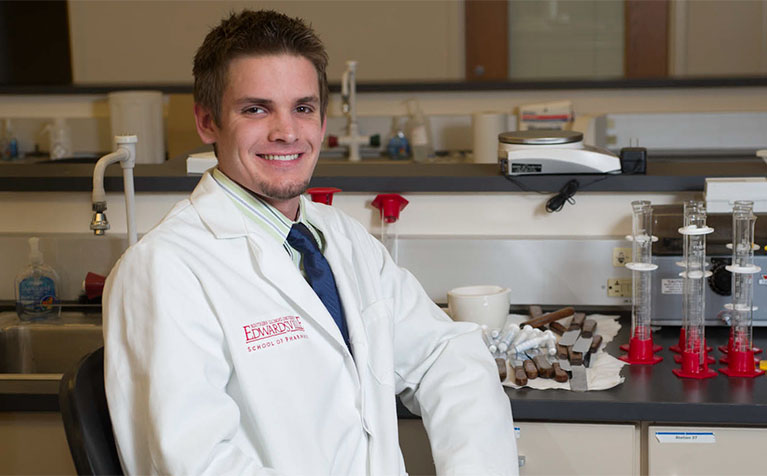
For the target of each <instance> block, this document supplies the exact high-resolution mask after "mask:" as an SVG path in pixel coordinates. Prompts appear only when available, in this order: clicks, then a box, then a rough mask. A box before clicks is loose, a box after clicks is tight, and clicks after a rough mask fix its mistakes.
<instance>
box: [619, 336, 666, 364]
mask: <svg viewBox="0 0 767 476" xmlns="http://www.w3.org/2000/svg"><path fill="white" fill-rule="evenodd" d="M621 347H622V346H621ZM654 349H655V346H654V345H653V342H652V338H650V339H646V340H640V339H639V338H638V337H632V338H631V340H629V345H628V354H626V355H621V356H620V357H618V358H619V359H621V360H622V361H624V362H628V363H630V364H632V365H636V364H638V365H655V364H657V363H658V362H660V361H661V360H663V357H659V356H657V355H655V354H654V353H653V352H654Z"/></svg>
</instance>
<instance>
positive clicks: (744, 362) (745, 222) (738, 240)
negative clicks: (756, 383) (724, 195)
mask: <svg viewBox="0 0 767 476" xmlns="http://www.w3.org/2000/svg"><path fill="white" fill-rule="evenodd" d="M753 206H754V204H753V202H751V201H738V202H735V205H734V206H733V209H732V264H731V265H730V266H727V267H726V269H727V270H728V271H730V272H731V273H732V303H731V304H730V305H729V306H727V310H728V311H729V313H730V320H731V323H732V324H731V328H730V342H729V343H728V352H727V364H728V365H727V368H724V369H721V372H722V373H724V374H726V375H729V376H731V377H755V376H757V375H761V374H763V373H764V372H763V371H761V370H756V369H755V365H754V347H753V312H754V308H753V300H754V274H755V273H758V272H759V271H761V268H759V266H756V265H755V264H754V225H755V224H756V216H754V213H753Z"/></svg>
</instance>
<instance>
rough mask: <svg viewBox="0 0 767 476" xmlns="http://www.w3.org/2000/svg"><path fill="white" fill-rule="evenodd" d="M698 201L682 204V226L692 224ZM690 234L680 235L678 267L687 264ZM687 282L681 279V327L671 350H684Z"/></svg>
mask: <svg viewBox="0 0 767 476" xmlns="http://www.w3.org/2000/svg"><path fill="white" fill-rule="evenodd" d="M699 203H700V202H699V201H698V200H687V201H685V202H684V204H683V217H682V226H683V227H685V228H686V227H688V226H690V225H691V224H692V222H691V218H692V216H693V214H694V213H695V210H696V209H697V207H698V204H699ZM689 236H690V235H684V234H683V235H682V259H681V260H679V261H677V262H676V263H675V264H676V265H677V266H679V267H680V268H682V269H684V268H685V267H686V266H687V262H686V261H685V258H684V257H685V256H687V250H688V248H689V245H690V239H689ZM687 284H688V281H687V280H685V279H683V280H682V328H681V329H680V331H679V342H678V343H677V344H676V345H672V346H670V347H669V348H668V350H670V351H672V352H677V353H681V352H683V351H684V341H685V325H686V323H687V321H686V316H687V299H685V296H687V295H688V293H687V292H686V286H687Z"/></svg>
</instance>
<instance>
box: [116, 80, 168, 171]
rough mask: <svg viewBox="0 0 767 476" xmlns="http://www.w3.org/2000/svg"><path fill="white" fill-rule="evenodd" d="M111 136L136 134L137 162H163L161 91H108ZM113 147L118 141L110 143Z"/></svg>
mask: <svg viewBox="0 0 767 476" xmlns="http://www.w3.org/2000/svg"><path fill="white" fill-rule="evenodd" d="M107 101H108V103H109V122H110V125H111V132H112V136H113V137H117V136H123V135H136V136H137V137H140V138H141V142H139V143H138V144H136V159H135V162H136V163H137V164H162V163H163V162H165V123H164V120H163V101H164V96H163V93H162V91H118V92H111V93H108V94H107ZM112 146H113V147H114V148H117V147H118V144H116V143H113V144H112Z"/></svg>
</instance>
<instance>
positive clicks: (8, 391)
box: [0, 311, 767, 475]
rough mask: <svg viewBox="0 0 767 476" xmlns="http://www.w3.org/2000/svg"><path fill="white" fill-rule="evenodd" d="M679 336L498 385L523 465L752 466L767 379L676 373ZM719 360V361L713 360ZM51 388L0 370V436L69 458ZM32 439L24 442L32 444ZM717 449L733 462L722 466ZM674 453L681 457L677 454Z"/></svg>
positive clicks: (634, 469) (411, 460)
mask: <svg viewBox="0 0 767 476" xmlns="http://www.w3.org/2000/svg"><path fill="white" fill-rule="evenodd" d="M620 322H621V324H622V327H621V330H620V332H619V333H618V335H617V336H616V338H615V339H614V340H613V341H611V342H610V343H609V344H608V345H607V348H606V350H607V351H608V352H609V353H610V354H611V355H613V356H618V355H620V354H622V351H620V350H619V348H618V346H619V345H620V344H623V343H625V342H627V337H628V334H629V331H630V327H631V322H630V317H629V316H628V313H627V312H625V311H623V312H621V319H620ZM728 332H729V328H727V327H707V328H706V337H707V341H708V344H709V345H710V346H712V347H714V350H713V351H712V353H711V355H712V356H714V357H716V358H717V359H718V358H719V357H720V356H721V353H720V352H719V351H718V350H717V349H716V347H717V346H718V345H722V344H725V343H726V339H727V336H728ZM678 336H679V327H676V326H668V327H663V328H660V329H658V330H656V331H655V332H654V336H653V337H654V341H655V343H656V344H659V345H662V346H663V347H664V348H663V350H661V351H660V352H659V355H661V356H662V357H663V361H662V362H660V363H659V364H657V365H654V366H640V365H633V366H629V365H627V366H625V367H624V368H623V369H622V371H621V375H622V376H624V377H625V381H624V382H623V383H622V384H620V385H618V386H616V387H614V388H611V389H608V390H603V391H591V392H572V391H565V390H534V389H529V388H522V389H512V388H506V393H507V395H508V396H509V399H510V402H511V406H512V411H513V414H514V419H515V424H516V426H517V428H518V436H519V439H518V440H517V441H518V447H519V455H520V456H521V457H523V458H524V461H525V463H524V464H525V465H524V466H523V467H522V469H521V474H523V475H533V474H567V473H569V474H634V475H636V474H673V473H674V472H677V473H679V472H680V471H681V472H682V473H684V474H725V473H728V472H729V473H730V474H734V473H732V471H735V472H737V473H738V474H748V473H750V472H754V473H755V474H756V473H759V472H760V471H761V468H762V464H761V460H760V459H759V458H758V457H757V456H754V455H755V454H757V453H754V451H755V450H754V448H756V447H759V446H761V447H763V446H764V444H765V443H767V379H766V378H765V377H764V376H761V377H756V378H753V379H749V378H728V377H726V376H724V375H721V374H720V375H717V376H716V377H715V378H712V379H706V380H690V379H679V378H677V377H676V376H674V375H673V374H672V372H671V370H672V369H673V368H676V367H677V366H678V364H676V363H674V361H673V356H674V354H673V353H672V352H671V351H669V350H668V347H669V346H670V345H674V344H676V343H677V341H678ZM754 343H755V345H757V346H758V347H760V348H765V347H767V328H755V329H754ZM721 366H722V364H719V363H718V362H717V363H716V364H712V365H711V368H714V369H718V368H720V367H721ZM57 391H58V381H57V377H56V376H54V375H51V376H47V377H44V378H39V379H33V378H30V379H27V380H20V379H15V380H0V441H10V440H13V441H17V443H14V445H13V446H14V447H17V448H19V451H20V452H22V453H23V452H24V451H25V450H24V449H23V448H22V446H23V444H22V443H21V442H20V441H23V440H25V439H27V440H29V441H40V442H45V444H47V445H48V446H49V447H50V454H58V455H59V456H60V460H61V461H62V463H60V464H65V465H66V464H69V462H68V459H67V458H68V454H67V451H66V441H65V440H64V438H63V428H62V427H61V422H60V418H59V416H58V413H57V412H58V401H57ZM398 410H399V417H400V440H401V446H402V448H403V453H404V455H405V461H406V464H407V467H408V469H409V472H410V473H411V474H434V473H433V471H434V470H433V465H432V463H431V455H430V452H429V445H428V441H427V440H426V435H425V432H424V431H423V427H422V425H421V422H420V420H419V419H418V417H416V416H414V415H412V414H411V413H410V412H408V411H407V410H406V409H405V408H404V407H402V406H401V405H400V406H399V408H398ZM669 433H674V434H682V435H685V434H694V435H703V436H702V437H701V438H703V439H704V440H705V439H706V438H709V439H710V438H714V439H715V442H716V443H715V444H710V443H709V444H707V443H706V442H705V441H701V444H684V443H681V444H680V443H677V444H673V445H669V444H663V443H662V442H661V441H660V440H659V436H658V434H669ZM40 444H43V443H40ZM40 444H37V445H32V447H34V448H35V454H39V451H40V449H41V448H40ZM8 448H9V447H6V449H8ZM723 451H726V452H727V455H728V458H730V461H731V460H734V461H735V463H730V464H736V466H727V467H726V468H725V467H723V466H721V464H724V463H720V462H719V460H720V459H722V458H721V455H722V452H723ZM555 454H556V455H558V456H557V457H554V456H553V455H555ZM679 454H683V455H686V456H685V458H687V459H681V460H680V459H679V458H678V455H679ZM40 464H53V463H51V460H49V461H48V462H47V463H45V462H40ZM717 465H719V466H717ZM0 466H2V464H0ZM15 468H16V469H18V467H15ZM59 468H60V469H61V466H59ZM6 469H7V468H6ZM11 469H12V468H11ZM41 469H44V468H41ZM724 469H728V470H729V471H725V470H724ZM2 471H3V468H2V467H0V473H1V472H2ZM59 472H61V471H59Z"/></svg>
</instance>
